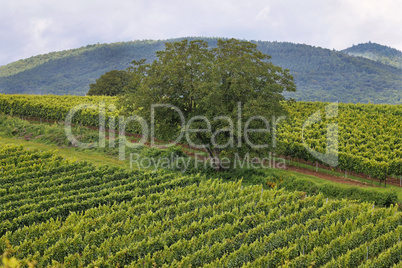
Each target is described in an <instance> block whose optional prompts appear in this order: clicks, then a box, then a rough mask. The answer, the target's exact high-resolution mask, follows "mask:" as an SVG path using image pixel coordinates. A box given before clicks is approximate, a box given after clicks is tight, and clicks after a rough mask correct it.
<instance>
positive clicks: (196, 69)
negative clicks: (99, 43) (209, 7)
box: [120, 39, 296, 168]
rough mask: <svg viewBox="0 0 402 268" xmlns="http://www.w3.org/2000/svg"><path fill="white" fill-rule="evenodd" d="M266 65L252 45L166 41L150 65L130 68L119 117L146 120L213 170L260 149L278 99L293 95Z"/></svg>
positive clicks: (279, 72) (287, 80)
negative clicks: (199, 154)
mask: <svg viewBox="0 0 402 268" xmlns="http://www.w3.org/2000/svg"><path fill="white" fill-rule="evenodd" d="M269 59H270V56H269V55H266V54H263V53H262V52H260V51H259V50H257V46H256V45H255V44H253V43H250V42H246V41H239V40H236V39H229V40H218V43H217V46H216V47H214V48H209V47H208V43H207V42H205V41H202V40H194V41H188V40H182V41H180V42H174V43H166V48H165V50H163V51H158V52H156V60H154V61H153V62H152V63H149V64H145V62H144V61H135V62H133V63H134V66H133V67H132V68H131V69H130V73H131V75H132V76H133V77H134V78H135V79H133V80H135V81H136V83H135V84H136V86H135V87H136V90H132V91H130V93H126V94H125V95H124V96H122V97H121V102H120V103H121V105H122V108H123V110H124V111H125V112H126V115H129V114H132V113H134V114H136V115H139V116H141V117H143V118H145V120H150V121H148V122H154V126H155V128H154V129H152V131H154V132H152V131H151V132H152V133H153V134H155V137H156V138H158V139H163V140H174V139H176V138H177V137H178V136H180V135H181V137H184V136H185V137H186V141H187V142H188V143H189V144H191V145H193V146H198V147H202V148H205V149H206V150H207V152H208V153H209V156H210V157H211V158H214V159H217V160H218V165H217V166H218V168H220V167H221V163H220V161H219V159H220V156H221V154H222V152H224V153H225V155H226V154H229V155H232V156H233V154H235V153H238V152H242V151H243V152H249V151H250V150H254V149H256V148H267V147H268V146H265V145H266V144H269V143H270V142H271V140H272V137H271V135H270V134H267V132H270V128H269V125H268V124H269V122H268V121H271V119H272V117H273V116H279V115H282V114H284V109H283V108H282V106H281V101H283V100H284V97H283V95H282V93H283V92H284V91H295V90H296V89H295V85H294V83H293V78H292V76H291V75H290V74H289V71H288V70H284V69H282V68H280V67H278V66H275V65H273V64H272V63H271V62H269V61H268V60H269ZM155 104H156V105H157V106H155ZM153 105H154V106H153ZM152 107H153V109H151V108H152ZM152 115H153V117H152V118H151V116H152ZM183 119H184V122H183ZM245 128H246V129H245ZM247 128H248V129H251V128H252V129H254V130H250V131H247ZM255 129H257V130H255ZM271 134H272V133H271ZM262 145H264V146H262Z"/></svg>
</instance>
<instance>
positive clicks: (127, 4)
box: [0, 0, 402, 65]
mask: <svg viewBox="0 0 402 268" xmlns="http://www.w3.org/2000/svg"><path fill="white" fill-rule="evenodd" d="M401 14H402V1H401V0H247V1H237V0H231V1H230V0H213V1H212V0H202V1H192V0H148V1H147V0H68V1H65V0H0V36H1V42H0V65H4V64H7V63H10V62H12V61H15V60H19V59H23V58H28V57H30V56H34V55H38V54H44V53H48V52H51V51H59V50H65V49H72V48H77V47H81V46H85V45H88V44H96V43H98V42H99V43H111V42H120V41H131V40H142V39H168V38H175V37H186V36H204V37H235V38H241V39H247V40H262V41H289V42H294V43H305V44H309V45H314V46H321V47H325V48H330V49H333V48H335V49H337V50H340V49H343V48H347V47H349V46H352V45H353V44H358V43H365V42H368V41H371V42H376V43H380V44H383V45H387V46H391V47H394V48H397V49H399V50H402V31H401V28H402V15H401Z"/></svg>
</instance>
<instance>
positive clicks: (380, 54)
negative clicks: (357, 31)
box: [342, 42, 402, 69]
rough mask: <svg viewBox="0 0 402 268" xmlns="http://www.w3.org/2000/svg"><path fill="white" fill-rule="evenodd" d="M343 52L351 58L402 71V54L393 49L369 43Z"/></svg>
mask: <svg viewBox="0 0 402 268" xmlns="http://www.w3.org/2000/svg"><path fill="white" fill-rule="evenodd" d="M342 52H344V53H346V54H348V55H350V56H358V57H363V58H367V59H370V60H374V61H379V62H381V63H384V64H388V65H391V66H394V67H397V68H400V69H402V52H401V51H399V50H397V49H394V48H391V47H387V46H383V45H380V44H376V43H371V42H368V43H364V44H358V45H356V46H355V45H354V46H352V47H349V48H347V49H344V50H342Z"/></svg>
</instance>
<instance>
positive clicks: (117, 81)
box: [87, 70, 130, 96]
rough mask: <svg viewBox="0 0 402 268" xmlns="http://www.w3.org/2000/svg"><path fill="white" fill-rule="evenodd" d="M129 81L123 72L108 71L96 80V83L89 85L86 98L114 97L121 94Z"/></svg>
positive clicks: (128, 77)
mask: <svg viewBox="0 0 402 268" xmlns="http://www.w3.org/2000/svg"><path fill="white" fill-rule="evenodd" d="M129 81H130V76H129V75H128V73H127V72H126V71H123V70H112V71H109V72H107V73H105V74H103V75H101V77H99V78H98V79H96V83H94V84H90V85H89V91H88V93H87V95H88V96H94V95H97V96H102V95H104V96H116V95H119V94H122V93H123V90H124V88H125V87H126V86H127V84H128V83H129Z"/></svg>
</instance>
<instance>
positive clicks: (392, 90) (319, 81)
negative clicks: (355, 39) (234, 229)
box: [0, 38, 402, 104]
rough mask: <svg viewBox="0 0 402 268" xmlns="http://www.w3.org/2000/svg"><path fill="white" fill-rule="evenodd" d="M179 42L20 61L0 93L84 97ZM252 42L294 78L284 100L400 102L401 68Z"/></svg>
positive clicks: (1, 76)
mask: <svg viewBox="0 0 402 268" xmlns="http://www.w3.org/2000/svg"><path fill="white" fill-rule="evenodd" d="M187 39H197V38H187ZM202 39H204V40H206V41H207V42H208V43H209V46H210V47H214V46H215V45H216V43H217V38H202ZM177 40H179V39H169V40H158V41H152V40H145V41H133V42H121V43H113V44H97V45H89V46H86V47H83V48H80V49H75V50H69V51H62V52H53V53H49V54H46V55H40V56H36V57H32V58H29V59H26V60H20V61H18V62H14V63H11V64H8V65H5V66H1V67H0V93H9V94H14V93H28V94H57V95H66V94H67V95H85V94H86V93H87V92H88V90H89V85H90V84H91V83H94V82H95V81H96V79H98V78H99V77H100V76H101V75H102V74H104V73H106V72H108V71H110V70H114V69H116V70H124V69H126V68H127V67H129V66H130V64H131V62H132V61H133V60H140V59H143V58H144V59H147V62H150V61H153V60H154V59H155V58H154V57H155V51H158V50H163V49H164V47H165V45H164V44H165V42H172V41H177ZM254 42H255V43H257V44H258V49H259V50H261V51H262V52H263V53H265V54H269V55H271V56H272V58H271V61H272V62H273V63H274V64H275V65H278V66H281V67H283V68H287V69H289V70H290V73H291V74H292V75H293V76H294V78H295V83H296V85H297V92H292V93H288V94H287V97H292V98H294V99H296V100H306V101H339V102H354V103H358V102H361V103H369V102H370V103H390V104H400V103H402V86H401V85H402V76H401V69H399V68H396V67H394V66H390V65H387V64H384V63H382V62H380V61H375V60H370V59H366V58H363V57H355V56H350V55H348V54H346V53H349V52H346V51H344V52H339V51H334V50H329V49H324V48H320V47H314V46H309V45H305V44H293V43H287V42H263V41H254ZM392 50H394V49H392ZM384 51H385V52H386V51H388V50H384ZM395 51H397V50H395ZM385 52H384V53H385ZM397 52H399V51H397ZM379 53H382V52H381V51H379ZM387 53H388V52H387ZM399 53H401V52H399ZM385 54H386V53H385Z"/></svg>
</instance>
